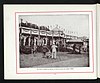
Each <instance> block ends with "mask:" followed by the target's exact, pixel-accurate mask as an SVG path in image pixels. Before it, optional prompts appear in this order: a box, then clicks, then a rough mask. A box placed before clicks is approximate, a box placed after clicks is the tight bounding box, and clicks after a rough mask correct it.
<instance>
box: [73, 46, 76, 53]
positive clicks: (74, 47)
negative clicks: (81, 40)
mask: <svg viewBox="0 0 100 83" xmlns="http://www.w3.org/2000/svg"><path fill="white" fill-rule="evenodd" d="M75 48H76V44H74V45H73V53H75Z"/></svg>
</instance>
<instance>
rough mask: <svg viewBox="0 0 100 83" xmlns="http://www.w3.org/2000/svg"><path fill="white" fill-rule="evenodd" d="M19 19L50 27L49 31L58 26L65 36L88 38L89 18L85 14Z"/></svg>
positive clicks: (29, 16) (35, 16) (23, 17)
mask: <svg viewBox="0 0 100 83" xmlns="http://www.w3.org/2000/svg"><path fill="white" fill-rule="evenodd" d="M20 19H23V22H26V21H27V22H29V23H32V24H37V25H38V26H51V27H50V29H53V28H55V27H57V25H58V27H60V30H63V31H64V32H65V34H66V35H75V36H87V37H88V36H89V16H88V15H87V14H61V15H19V20H20Z"/></svg>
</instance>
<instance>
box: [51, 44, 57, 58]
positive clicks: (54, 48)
mask: <svg viewBox="0 0 100 83" xmlns="http://www.w3.org/2000/svg"><path fill="white" fill-rule="evenodd" d="M51 48H52V58H54V59H56V55H57V54H56V52H57V51H56V48H57V46H56V45H55V44H53V45H52V47H51Z"/></svg>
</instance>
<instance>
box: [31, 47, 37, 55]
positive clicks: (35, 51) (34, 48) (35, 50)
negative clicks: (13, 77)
mask: <svg viewBox="0 0 100 83" xmlns="http://www.w3.org/2000/svg"><path fill="white" fill-rule="evenodd" d="M32 51H33V56H34V57H35V56H36V53H37V46H36V45H34V47H33V49H32Z"/></svg>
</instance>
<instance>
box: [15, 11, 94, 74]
mask: <svg viewBox="0 0 100 83" xmlns="http://www.w3.org/2000/svg"><path fill="white" fill-rule="evenodd" d="M63 12H90V13H91V20H92V21H91V22H92V23H91V24H92V41H91V42H92V63H91V64H92V66H93V69H92V70H93V71H91V72H24V73H21V72H20V73H19V72H18V66H17V63H18V62H17V59H18V58H17V55H18V54H17V48H18V47H17V32H16V14H18V13H63ZM93 23H94V22H93V11H44V12H43V11H42V12H15V49H16V74H66V73H94V41H93V40H94V38H93V33H94V31H93Z"/></svg>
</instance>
